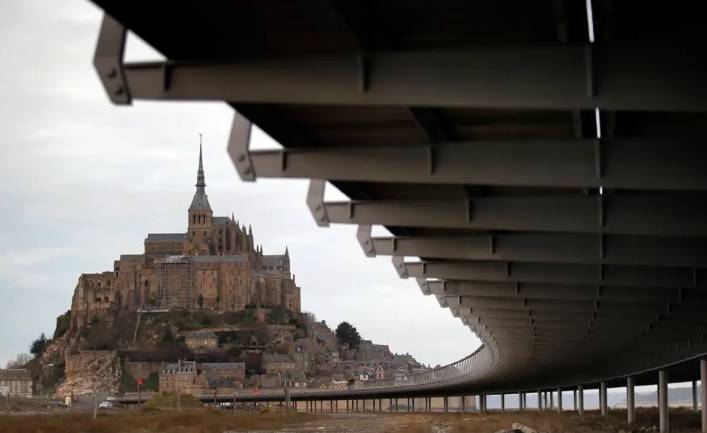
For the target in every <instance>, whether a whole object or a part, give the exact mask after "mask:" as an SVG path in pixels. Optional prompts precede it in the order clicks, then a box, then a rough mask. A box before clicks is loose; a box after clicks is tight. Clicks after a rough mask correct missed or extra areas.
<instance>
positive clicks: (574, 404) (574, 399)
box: [572, 389, 577, 412]
mask: <svg viewBox="0 0 707 433" xmlns="http://www.w3.org/2000/svg"><path fill="white" fill-rule="evenodd" d="M572 410H574V411H575V412H576V411H577V390H576V389H573V390H572Z"/></svg>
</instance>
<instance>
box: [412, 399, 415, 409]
mask: <svg viewBox="0 0 707 433" xmlns="http://www.w3.org/2000/svg"><path fill="white" fill-rule="evenodd" d="M412 412H413V413H415V397H413V398H412Z"/></svg>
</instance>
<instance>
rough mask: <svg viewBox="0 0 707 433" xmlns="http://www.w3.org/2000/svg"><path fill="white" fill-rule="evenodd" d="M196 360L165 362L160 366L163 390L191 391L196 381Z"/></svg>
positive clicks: (161, 388) (161, 389) (161, 387)
mask: <svg viewBox="0 0 707 433" xmlns="http://www.w3.org/2000/svg"><path fill="white" fill-rule="evenodd" d="M196 376H197V371H196V361H182V360H181V359H180V360H179V361H177V362H172V363H164V364H162V367H161V368H160V391H161V392H175V391H180V392H191V391H193V389H194V387H195V382H196Z"/></svg>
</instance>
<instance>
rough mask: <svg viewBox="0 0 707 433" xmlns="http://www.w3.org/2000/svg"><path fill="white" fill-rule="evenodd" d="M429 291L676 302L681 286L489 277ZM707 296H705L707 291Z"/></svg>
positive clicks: (438, 293) (477, 294)
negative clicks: (509, 280)
mask: <svg viewBox="0 0 707 433" xmlns="http://www.w3.org/2000/svg"><path fill="white" fill-rule="evenodd" d="M430 291H431V293H433V294H436V295H443V296H452V297H453V296H492V297H508V298H519V299H566V300H576V301H611V302H630V303H634V302H678V301H680V299H681V292H680V289H675V288H659V287H658V288H656V287H644V288H640V289H639V288H631V287H616V286H592V285H576V284H575V285H572V284H547V283H505V282H489V281H446V282H445V283H444V284H443V286H442V287H438V286H437V285H435V286H434V287H431V289H430ZM705 295H706V299H707V293H706V294H705Z"/></svg>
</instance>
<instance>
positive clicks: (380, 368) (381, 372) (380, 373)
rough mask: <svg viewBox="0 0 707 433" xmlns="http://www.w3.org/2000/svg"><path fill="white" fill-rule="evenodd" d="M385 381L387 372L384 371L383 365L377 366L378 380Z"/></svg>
mask: <svg viewBox="0 0 707 433" xmlns="http://www.w3.org/2000/svg"><path fill="white" fill-rule="evenodd" d="M382 379H385V370H384V369H383V365H382V364H378V365H377V366H376V380H382Z"/></svg>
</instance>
